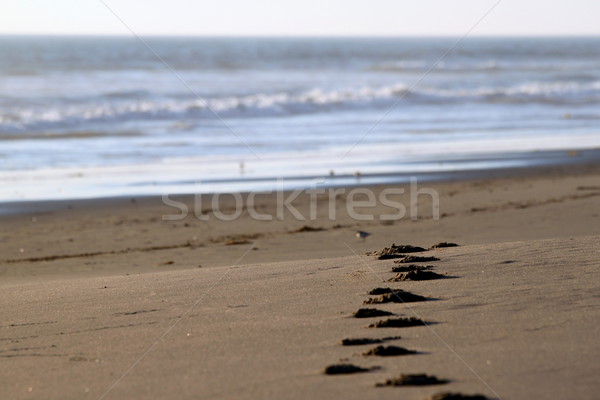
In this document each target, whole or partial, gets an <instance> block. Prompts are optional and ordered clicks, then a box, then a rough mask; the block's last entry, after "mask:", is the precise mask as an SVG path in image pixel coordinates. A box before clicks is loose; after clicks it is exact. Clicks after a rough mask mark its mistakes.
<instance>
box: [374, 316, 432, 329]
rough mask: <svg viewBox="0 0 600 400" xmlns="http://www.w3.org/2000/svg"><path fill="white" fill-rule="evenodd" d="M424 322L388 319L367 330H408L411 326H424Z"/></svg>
mask: <svg viewBox="0 0 600 400" xmlns="http://www.w3.org/2000/svg"><path fill="white" fill-rule="evenodd" d="M426 324H427V323H426V322H423V321H421V320H420V319H419V318H414V317H411V318H389V319H386V320H382V321H378V322H376V323H374V324H371V325H369V328H409V327H411V326H421V325H426Z"/></svg>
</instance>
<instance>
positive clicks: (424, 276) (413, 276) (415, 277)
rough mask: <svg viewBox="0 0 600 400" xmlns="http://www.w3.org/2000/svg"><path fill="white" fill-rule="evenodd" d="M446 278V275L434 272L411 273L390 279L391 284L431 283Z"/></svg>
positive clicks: (420, 271)
mask: <svg viewBox="0 0 600 400" xmlns="http://www.w3.org/2000/svg"><path fill="white" fill-rule="evenodd" d="M442 278H445V276H444V275H440V274H436V273H435V272H432V271H422V270H417V271H409V272H406V273H403V274H398V275H396V276H395V277H393V278H391V279H389V281H390V282H399V281H430V280H432V279H442Z"/></svg>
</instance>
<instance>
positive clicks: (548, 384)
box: [0, 165, 600, 400]
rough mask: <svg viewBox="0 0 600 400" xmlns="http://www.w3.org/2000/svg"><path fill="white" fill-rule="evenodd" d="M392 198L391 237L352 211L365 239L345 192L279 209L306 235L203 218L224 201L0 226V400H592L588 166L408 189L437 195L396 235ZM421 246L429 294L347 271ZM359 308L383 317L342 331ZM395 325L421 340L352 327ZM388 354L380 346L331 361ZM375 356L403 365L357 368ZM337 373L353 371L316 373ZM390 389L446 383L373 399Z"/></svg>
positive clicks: (384, 209)
mask: <svg viewBox="0 0 600 400" xmlns="http://www.w3.org/2000/svg"><path fill="white" fill-rule="evenodd" d="M402 187H404V188H405V189H406V190H405V193H404V194H401V195H398V196H397V198H395V199H396V200H397V201H398V202H400V203H401V204H403V205H404V206H406V209H407V215H406V216H405V217H404V218H402V219H400V220H396V221H390V220H387V219H384V218H381V216H382V215H385V214H389V213H390V207H389V206H386V205H382V204H380V203H378V204H377V205H376V206H375V207H374V208H372V209H365V208H363V209H361V210H358V212H359V213H360V214H363V215H374V216H375V218H373V219H372V220H357V219H356V218H354V217H353V216H352V215H351V213H349V212H348V209H347V207H346V204H347V201H348V197H347V196H348V193H349V192H350V191H351V190H352V188H346V191H345V193H341V192H340V193H338V194H339V195H336V196H334V197H333V202H332V201H331V196H329V194H328V193H325V194H318V195H316V198H317V200H319V199H320V200H319V201H316V202H312V203H311V201H310V196H306V195H299V196H298V197H297V198H296V199H295V200H294V201H293V202H292V204H293V205H294V206H295V208H296V210H297V211H298V212H299V213H301V214H302V215H304V216H310V213H311V211H312V212H313V213H314V214H315V218H306V220H299V219H297V218H293V216H291V215H288V214H285V213H284V218H283V219H282V220H279V219H277V218H276V217H277V210H276V208H277V203H278V201H277V198H276V196H275V195H274V194H270V195H267V194H265V195H258V196H256V198H255V201H254V203H253V206H252V211H259V212H260V213H261V215H273V216H275V218H273V220H271V221H258V220H256V219H255V218H252V216H251V210H250V209H249V208H248V207H246V208H243V209H242V210H241V215H240V216H239V217H238V218H236V219H235V220H233V221H223V220H220V219H218V218H215V216H216V214H218V213H219V212H221V213H223V214H231V213H233V212H234V211H235V206H236V205H235V204H234V200H233V199H232V198H231V197H227V196H223V197H222V198H221V199H220V201H219V203H218V204H217V206H218V207H217V209H216V208H215V207H214V206H215V205H214V204H211V202H210V200H209V196H205V198H203V199H202V200H203V201H202V204H201V205H198V204H194V199H192V198H190V197H189V196H181V197H171V199H172V200H174V201H177V202H182V203H184V204H186V207H187V208H188V211H189V212H190V214H189V215H188V216H187V217H185V218H180V219H176V218H174V216H177V215H178V213H179V212H178V209H177V208H176V207H173V206H172V205H171V206H168V205H165V204H164V203H163V201H162V200H161V199H157V198H121V199H109V200H94V201H75V202H66V203H56V204H45V205H43V207H41V206H39V205H35V206H32V207H31V209H29V210H27V209H26V207H22V209H21V212H18V213H12V214H4V215H1V216H0V219H1V221H2V226H3V230H2V233H1V234H0V282H1V283H0V285H1V291H0V298H1V301H2V305H3V307H2V309H1V313H2V317H1V322H0V370H1V373H0V376H1V378H0V398H3V399H4V398H6V399H28V398H43V399H87V398H89V399H142V398H190V399H191V398H223V399H224V398H244V399H245V398H247V399H250V398H286V399H287V398H289V399H301V398H357V399H358V398H361V399H364V398H397V397H398V396H400V397H402V398H406V399H415V400H417V399H426V398H428V396H431V395H434V394H435V393H439V392H448V391H449V392H460V393H463V394H480V395H482V396H486V397H487V398H498V399H531V398H557V399H559V398H560V399H570V398H593V397H594V396H596V394H597V392H598V390H600V385H599V384H598V381H597V376H598V374H599V373H600V364H598V361H597V360H598V358H599V357H600V346H599V345H598V341H597V339H596V338H597V335H598V333H599V329H600V325H599V324H598V321H599V318H598V317H599V316H600V309H599V306H600V297H599V296H598V276H597V275H598V274H597V271H598V257H599V256H600V247H599V246H598V241H599V239H600V231H599V230H598V226H599V224H598V219H599V218H600V168H599V167H598V165H582V166H578V167H570V168H552V169H548V170H535V171H533V170H532V171H528V172H526V173H525V172H523V171H521V172H520V173H506V174H498V175H497V176H495V177H493V178H492V177H490V178H486V179H471V180H464V179H463V180H454V181H446V182H427V183H420V184H419V188H427V189H433V190H435V192H436V193H437V194H438V195H439V217H440V218H439V219H437V218H435V216H436V213H437V211H436V209H435V208H434V207H432V203H433V202H434V200H433V198H432V197H431V196H430V195H428V194H427V193H425V192H421V193H420V194H419V195H418V201H417V202H416V204H415V207H417V208H416V213H415V214H416V217H415V219H414V220H413V219H411V218H410V215H409V212H408V211H409V210H410V205H411V193H410V188H409V187H408V186H406V185H405V186H398V187H394V188H395V189H398V188H402ZM386 189H390V187H373V188H370V190H372V191H373V193H375V195H376V196H379V194H380V193H381V192H382V191H385V190H386ZM358 198H359V199H360V196H358ZM243 200H244V204H246V205H247V204H248V202H247V200H248V195H244V196H243ZM178 204H180V203H178ZM311 204H314V205H315V206H314V209H313V208H312V207H313V206H312V205H311ZM332 204H333V209H335V210H336V214H335V218H333V219H332V218H330V216H331V207H332ZM194 211H197V215H198V216H200V217H201V218H197V217H195V216H194ZM198 211H199V212H198ZM356 230H362V231H367V232H369V233H371V235H370V236H368V237H367V238H366V239H364V240H363V239H360V238H357V237H356V236H355V231H356ZM439 242H454V243H457V244H459V245H460V246H458V247H450V248H436V249H431V250H427V251H423V252H419V253H414V255H418V256H426V257H435V258H439V260H438V261H430V262H415V263H414V264H416V265H418V266H421V267H427V266H430V267H429V268H428V269H425V270H423V271H429V272H435V273H436V274H440V275H442V276H441V279H434V280H425V281H412V280H398V281H389V280H390V279H393V278H394V277H397V278H398V279H402V278H403V276H402V275H398V274H399V273H400V274H401V272H398V273H396V272H393V271H392V268H395V267H396V268H397V267H402V266H408V265H410V264H408V263H406V264H402V263H397V262H395V261H400V260H401V259H400V258H399V259H386V260H379V259H377V257H376V256H368V255H366V254H365V253H367V252H370V251H377V250H381V249H382V248H384V247H386V246H390V245H391V244H392V243H395V244H398V245H400V244H403V245H408V244H410V245H413V246H421V247H423V248H425V249H429V248H430V246H432V245H434V244H436V243H439ZM411 254H412V253H411ZM413 268H416V267H413ZM417 269H418V268H417ZM375 288H384V289H385V288H391V289H394V290H396V289H400V290H404V291H407V292H410V293H413V294H418V295H421V296H424V297H426V298H427V300H426V301H420V302H414V303H413V302H411V303H402V302H391V303H383V304H377V300H375V304H364V302H365V301H368V300H369V298H373V299H377V298H379V296H382V295H369V294H368V293H369V291H371V290H373V289H375ZM394 293H397V292H394ZM392 297H393V296H392ZM360 308H374V309H377V310H381V311H388V312H390V313H392V314H393V315H390V316H379V317H371V318H354V317H353V313H354V312H356V311H357V310H358V309H360ZM411 317H414V318H419V319H420V320H421V321H422V323H420V324H418V325H417V326H414V327H406V328H369V325H372V324H377V322H378V321H384V320H387V319H389V318H392V319H393V318H411ZM389 337H400V338H396V339H390V340H387V341H385V342H384V343H379V344H377V343H373V344H365V345H358V346H343V345H341V341H342V340H343V339H352V338H370V339H381V338H389ZM379 345H381V346H397V347H402V348H404V349H407V350H412V351H415V353H412V354H407V355H398V356H377V355H365V353H368V352H369V351H370V350H374V348H375V347H377V346H379ZM384 350H385V349H384ZM388 350H389V349H388ZM392 350H393V349H392ZM338 364H351V365H355V366H357V367H361V368H365V369H369V370H368V371H366V372H363V373H354V374H350V375H345V374H342V375H327V374H325V373H324V372H323V371H324V370H325V368H327V367H328V366H332V365H338ZM374 367H378V368H374ZM402 374H427V375H431V376H435V377H437V378H438V379H441V380H446V381H447V383H443V384H437V385H425V386H407V387H399V386H398V387H376V384H378V383H385V382H386V380H388V379H393V378H397V377H399V376H400V375H402Z"/></svg>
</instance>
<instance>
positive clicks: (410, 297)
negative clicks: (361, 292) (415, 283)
mask: <svg viewBox="0 0 600 400" xmlns="http://www.w3.org/2000/svg"><path fill="white" fill-rule="evenodd" d="M377 290H378V291H380V292H382V293H383V294H381V295H379V296H377V297H371V298H369V299H368V300H365V301H364V304H383V303H414V302H417V301H426V300H428V299H427V297H424V296H421V295H418V294H414V293H410V292H405V291H404V290H400V289H390V288H378V289H377Z"/></svg>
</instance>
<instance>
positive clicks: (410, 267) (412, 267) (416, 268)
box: [392, 264, 433, 272]
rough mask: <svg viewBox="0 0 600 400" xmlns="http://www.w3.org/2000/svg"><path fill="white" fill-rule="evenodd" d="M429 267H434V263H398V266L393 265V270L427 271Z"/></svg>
mask: <svg viewBox="0 0 600 400" xmlns="http://www.w3.org/2000/svg"><path fill="white" fill-rule="evenodd" d="M428 269H433V265H416V264H410V265H398V266H396V267H392V272H413V271H426V270H428Z"/></svg>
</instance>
